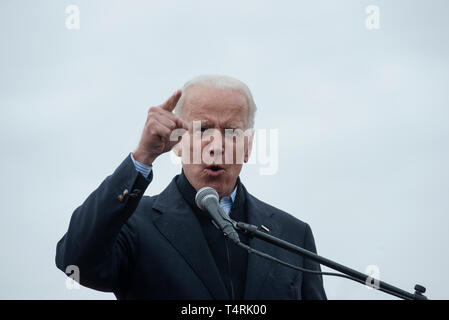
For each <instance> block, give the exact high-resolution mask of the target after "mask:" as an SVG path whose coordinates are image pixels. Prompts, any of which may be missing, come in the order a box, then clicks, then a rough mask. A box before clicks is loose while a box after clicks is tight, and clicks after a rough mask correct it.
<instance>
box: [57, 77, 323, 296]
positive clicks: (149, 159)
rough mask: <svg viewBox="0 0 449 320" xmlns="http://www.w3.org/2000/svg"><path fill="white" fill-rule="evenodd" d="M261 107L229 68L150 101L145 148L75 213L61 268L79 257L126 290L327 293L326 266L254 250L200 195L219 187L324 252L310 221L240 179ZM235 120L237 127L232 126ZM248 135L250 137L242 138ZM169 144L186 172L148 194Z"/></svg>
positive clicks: (233, 202)
mask: <svg viewBox="0 0 449 320" xmlns="http://www.w3.org/2000/svg"><path fill="white" fill-rule="evenodd" d="M173 111H174V113H173ZM255 112H256V105H255V103H254V101H253V98H252V95H251V93H250V90H249V89H248V87H247V86H246V85H245V84H244V83H242V82H241V81H239V80H237V79H234V78H231V77H227V76H200V77H197V78H194V79H193V80H191V81H189V82H187V83H186V84H185V85H184V87H183V88H182V90H178V91H176V92H175V93H174V94H173V95H172V96H171V97H170V98H169V99H168V100H167V101H166V102H165V103H164V104H162V105H160V106H157V107H152V108H150V110H149V112H148V116H147V120H146V123H145V127H144V130H143V133H142V136H141V140H140V142H139V145H138V147H137V149H136V150H135V151H134V152H132V153H130V155H129V156H128V157H126V159H125V160H124V161H123V162H122V163H121V165H120V166H119V167H118V168H117V169H116V170H115V171H114V173H113V174H112V175H110V176H108V177H107V178H106V179H105V180H104V181H103V182H102V183H101V185H100V186H99V187H98V188H97V189H96V190H95V191H94V192H92V193H91V194H90V196H89V197H88V198H87V199H86V200H85V201H84V203H83V204H82V205H81V206H79V207H78V208H77V209H76V210H75V212H74V213H73V215H72V218H71V221H70V225H69V229H68V231H67V233H66V234H65V235H64V236H63V238H62V239H61V240H60V241H59V242H58V244H57V252H56V265H57V266H58V268H59V269H61V270H63V271H67V267H68V266H76V267H77V268H78V269H79V273H80V274H79V276H80V278H79V281H80V283H81V284H82V285H84V286H87V287H90V288H93V289H96V290H101V291H110V292H113V293H114V294H115V295H116V297H117V298H118V299H326V294H325V292H324V289H323V282H322V277H321V275H317V274H313V273H302V272H299V271H296V270H293V269H289V268H286V267H285V266H282V265H279V264H276V263H275V262H272V261H269V260H266V259H263V258H261V257H258V256H254V255H248V252H247V251H245V250H243V249H241V248H240V247H238V246H236V245H235V244H234V243H232V242H230V241H229V240H228V239H226V238H225V237H224V235H223V233H222V232H220V231H219V230H218V229H217V228H216V226H215V225H214V224H212V223H211V218H210V216H209V215H208V214H207V213H205V212H203V211H202V210H200V209H199V208H198V207H197V205H196V204H195V195H196V192H197V190H199V189H200V188H202V187H205V186H209V187H212V188H214V189H215V190H216V191H217V193H218V195H219V199H220V205H221V206H222V208H223V209H224V210H225V211H226V212H227V214H229V215H230V217H231V218H233V219H234V220H236V221H244V222H248V223H251V224H253V225H256V226H262V225H263V226H264V228H266V229H267V230H269V232H270V234H272V235H273V236H276V237H279V238H282V239H284V240H287V241H289V242H292V243H294V244H296V245H298V246H301V247H303V248H305V249H308V250H310V251H313V252H316V248H315V243H314V238H313V235H312V231H311V229H310V227H309V225H308V224H307V223H305V222H302V221H300V220H298V219H296V218H295V217H293V216H291V215H290V214H288V213H285V212H283V211H281V210H279V209H277V208H274V207H272V206H270V205H268V204H266V203H264V202H262V201H260V200H258V199H256V198H255V197H254V196H252V195H251V194H250V193H248V191H247V190H246V188H245V187H244V185H243V183H242V182H241V181H240V178H239V174H240V171H241V169H242V165H243V163H245V162H247V161H248V158H249V155H250V151H251V147H252V141H253V134H252V131H251V129H252V128H253V125H254V116H255ZM195 123H196V124H197V125H195ZM198 123H199V124H200V125H199V126H198ZM228 129H232V132H233V135H227V134H225V131H226V130H228ZM206 132H210V133H211V134H210V136H207V137H204V134H205V133H206ZM235 132H237V134H235ZM174 133H178V134H174ZM248 133H249V134H248ZM198 137H200V138H199V139H198ZM241 137H243V140H244V143H243V144H241V143H237V140H239V138H241ZM170 150H173V151H174V152H175V153H176V154H177V155H178V156H179V157H181V158H182V172H181V173H180V174H179V175H177V176H176V177H174V178H173V180H172V181H171V183H170V184H169V185H168V187H167V188H166V189H165V190H164V191H162V193H161V194H159V195H156V196H152V197H147V196H143V193H144V191H145V189H146V188H147V187H148V185H149V184H150V183H151V181H152V179H153V163H154V161H155V159H156V158H157V157H158V156H159V155H161V154H163V153H165V152H168V151H170ZM198 151H199V152H200V154H201V157H200V158H199V159H198V157H197V156H196V155H195V153H196V154H198ZM229 154H230V155H231V158H232V161H229V157H228V156H227V155H229ZM195 160H197V161H195ZM155 169H156V168H155ZM156 171H157V169H156ZM240 239H241V241H242V242H243V243H245V244H247V245H249V246H251V247H253V248H255V249H257V250H260V251H262V252H265V253H268V254H271V255H272V256H275V257H276V258H279V259H282V260H284V261H286V262H288V263H290V264H294V265H296V266H300V267H303V268H306V269H312V270H316V271H320V267H319V265H318V264H316V263H314V262H313V261H310V260H308V259H304V258H303V257H301V256H298V255H295V254H293V253H290V252H288V251H285V250H283V249H278V248H276V247H274V246H273V245H270V244H267V243H264V242H263V241H261V240H259V239H255V238H248V237H247V236H245V235H244V234H241V235H240Z"/></svg>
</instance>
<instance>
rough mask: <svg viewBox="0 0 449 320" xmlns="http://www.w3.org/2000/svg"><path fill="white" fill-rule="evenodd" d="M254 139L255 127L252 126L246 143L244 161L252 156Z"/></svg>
mask: <svg viewBox="0 0 449 320" xmlns="http://www.w3.org/2000/svg"><path fill="white" fill-rule="evenodd" d="M253 141H254V129H253V128H251V134H249V135H248V144H245V148H246V149H245V158H244V160H243V161H245V163H246V162H248V160H249V157H250V156H251V151H252V150H253Z"/></svg>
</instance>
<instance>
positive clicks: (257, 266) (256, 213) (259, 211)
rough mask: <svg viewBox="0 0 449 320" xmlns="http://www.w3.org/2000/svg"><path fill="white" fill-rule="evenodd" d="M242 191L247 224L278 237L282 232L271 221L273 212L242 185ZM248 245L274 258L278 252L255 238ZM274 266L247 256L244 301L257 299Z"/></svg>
mask: <svg viewBox="0 0 449 320" xmlns="http://www.w3.org/2000/svg"><path fill="white" fill-rule="evenodd" d="M242 189H243V190H244V192H245V193H246V194H247V199H246V201H247V208H246V210H247V212H248V223H249V224H252V225H255V226H257V227H259V230H261V226H264V227H266V228H268V230H269V234H270V235H272V236H275V237H280V235H281V232H282V230H281V228H280V226H279V225H278V224H277V223H276V221H275V219H273V217H274V212H273V211H271V210H269V209H270V207H269V206H267V205H266V204H264V203H262V202H261V201H259V200H258V199H256V198H255V197H253V196H252V195H251V194H249V193H248V191H247V190H246V188H245V187H244V186H243V185H242ZM248 245H249V246H250V247H251V248H253V249H256V250H258V251H261V252H264V253H267V254H269V255H272V256H276V251H277V250H278V248H277V247H275V246H274V245H271V244H269V243H267V242H265V241H262V240H260V239H258V238H255V237H253V238H249V240H248ZM275 266H276V263H275V262H272V261H270V260H267V259H264V258H262V257H259V256H256V255H255V254H250V255H249V256H248V268H247V273H246V287H245V294H244V299H245V300H254V299H257V298H258V296H259V293H260V291H261V290H262V288H263V286H264V284H265V282H266V279H267V277H268V275H269V273H270V271H271V270H272V268H273V267H275Z"/></svg>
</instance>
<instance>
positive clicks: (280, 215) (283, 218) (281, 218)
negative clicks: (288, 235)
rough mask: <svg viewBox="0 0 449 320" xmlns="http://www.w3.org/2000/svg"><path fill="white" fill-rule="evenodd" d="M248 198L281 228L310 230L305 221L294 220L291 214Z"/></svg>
mask: <svg viewBox="0 0 449 320" xmlns="http://www.w3.org/2000/svg"><path fill="white" fill-rule="evenodd" d="M249 196H250V197H251V198H252V200H253V201H254V203H255V204H256V205H257V206H259V207H260V208H263V210H264V211H265V212H267V213H268V214H270V215H273V217H274V219H276V221H278V222H280V223H281V224H282V225H283V226H289V225H290V226H293V227H294V228H295V229H297V228H298V227H299V228H300V230H304V231H305V230H306V228H310V226H309V224H308V223H307V222H305V221H302V220H300V219H298V218H296V217H295V216H293V215H292V214H290V213H288V212H286V211H283V210H281V209H279V208H276V207H274V206H272V205H270V204H268V203H266V202H264V201H262V200H260V199H258V198H256V197H254V196H253V195H251V194H249Z"/></svg>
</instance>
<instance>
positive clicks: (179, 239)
mask: <svg viewBox="0 0 449 320" xmlns="http://www.w3.org/2000/svg"><path fill="white" fill-rule="evenodd" d="M153 208H154V209H156V210H158V211H159V212H161V214H160V215H159V216H156V217H155V219H154V224H155V226H156V227H157V228H158V230H159V231H160V232H161V233H162V234H163V235H164V237H165V238H166V239H167V240H168V241H169V242H170V244H171V245H172V246H173V247H174V248H175V249H176V250H177V251H178V252H179V253H180V254H181V255H182V256H183V258H184V259H185V260H186V262H187V263H188V264H189V265H190V267H191V268H192V269H193V271H194V272H195V273H196V275H197V276H198V277H199V278H200V279H201V281H202V282H203V284H204V285H205V286H206V288H207V289H208V290H209V292H210V293H211V295H212V296H213V297H214V299H229V295H228V293H227V291H226V287H225V285H224V284H223V281H222V279H221V276H220V273H219V271H218V268H217V265H216V264H215V261H214V258H213V256H212V254H211V252H210V250H209V247H208V245H207V241H206V238H205V237H204V234H203V230H202V229H201V225H200V223H199V221H198V219H197V217H196V216H195V213H194V212H193V211H192V209H191V208H190V206H189V205H188V203H187V202H185V200H184V198H183V197H182V195H181V194H180V192H179V190H178V188H177V186H176V182H175V180H174V179H173V180H172V182H171V183H170V185H169V186H168V187H167V188H166V189H165V190H164V191H163V192H162V193H161V194H160V195H159V196H158V198H157V199H156V201H155V203H154V204H153Z"/></svg>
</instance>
